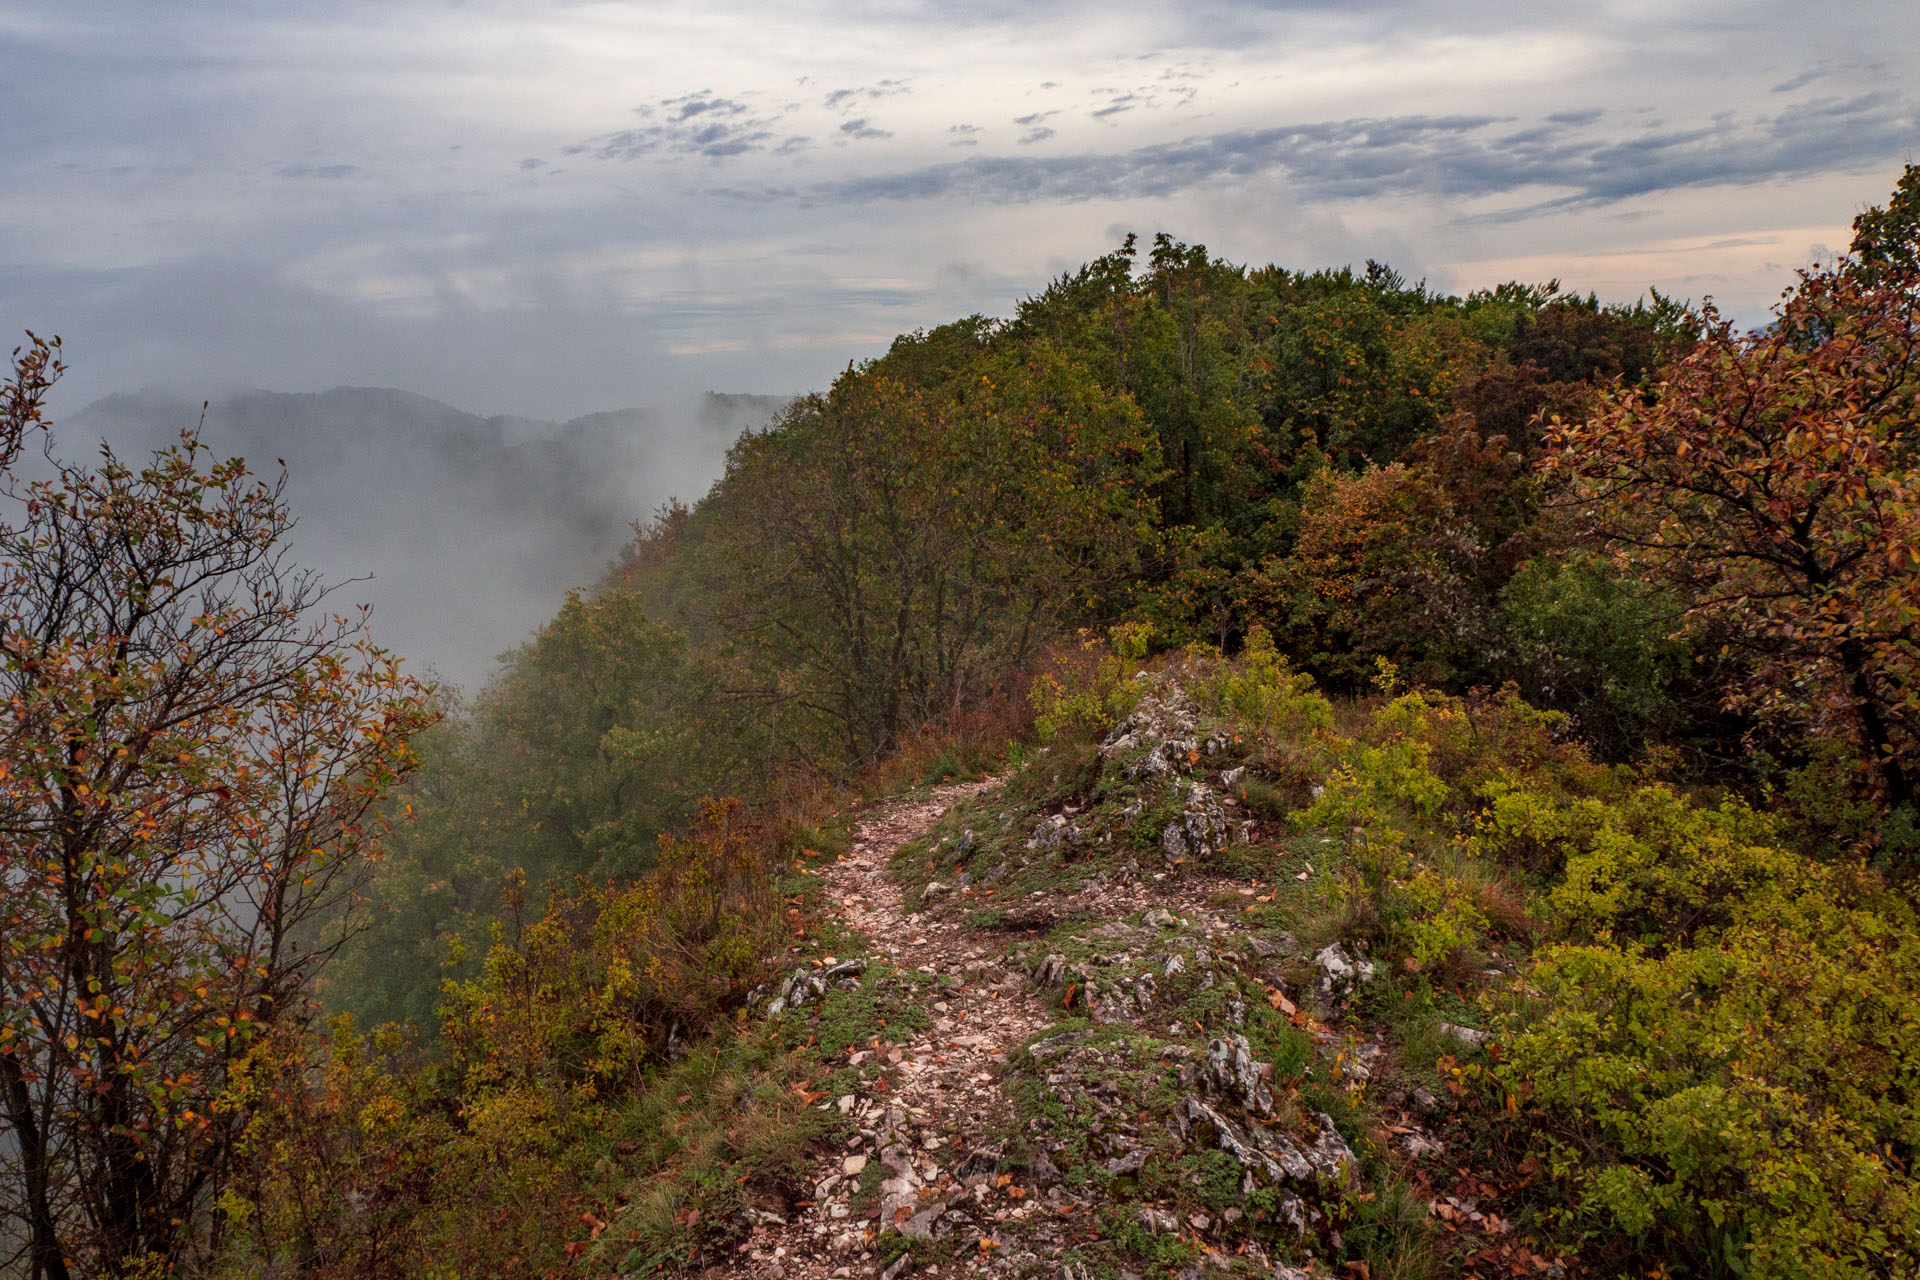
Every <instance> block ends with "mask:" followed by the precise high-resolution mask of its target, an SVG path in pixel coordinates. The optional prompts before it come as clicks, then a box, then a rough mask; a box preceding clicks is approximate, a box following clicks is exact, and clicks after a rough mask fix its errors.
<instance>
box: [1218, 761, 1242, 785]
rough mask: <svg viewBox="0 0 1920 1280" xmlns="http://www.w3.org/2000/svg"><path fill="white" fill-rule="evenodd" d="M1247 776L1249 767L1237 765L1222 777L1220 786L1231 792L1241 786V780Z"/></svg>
mask: <svg viewBox="0 0 1920 1280" xmlns="http://www.w3.org/2000/svg"><path fill="white" fill-rule="evenodd" d="M1246 776H1247V766H1245V765H1236V766H1235V767H1234V768H1231V769H1229V770H1227V771H1226V772H1225V773H1223V774H1221V775H1220V785H1221V786H1223V787H1225V788H1226V789H1227V790H1229V791H1231V790H1233V789H1234V788H1235V787H1237V786H1239V785H1240V779H1242V778H1244V777H1246Z"/></svg>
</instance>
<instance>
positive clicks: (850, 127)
mask: <svg viewBox="0 0 1920 1280" xmlns="http://www.w3.org/2000/svg"><path fill="white" fill-rule="evenodd" d="M840 132H841V133H843V134H845V135H846V136H847V137H849V138H891V137H892V136H893V135H892V134H891V133H889V132H887V131H886V130H885V129H880V128H876V127H875V126H873V125H872V124H869V123H868V122H867V118H866V117H865V116H861V117H860V118H859V119H857V120H849V121H847V122H846V123H845V124H843V125H841V126H840Z"/></svg>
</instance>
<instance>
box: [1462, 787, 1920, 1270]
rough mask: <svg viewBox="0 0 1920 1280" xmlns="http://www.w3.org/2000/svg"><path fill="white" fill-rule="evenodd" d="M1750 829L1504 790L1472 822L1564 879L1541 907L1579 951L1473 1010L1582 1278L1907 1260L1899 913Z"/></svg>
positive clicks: (1650, 802) (1912, 1084) (1728, 816)
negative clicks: (1492, 1045)
mask: <svg viewBox="0 0 1920 1280" xmlns="http://www.w3.org/2000/svg"><path fill="white" fill-rule="evenodd" d="M1771 831H1772V825H1771V823H1770V822H1769V820H1767V819H1766V818H1765V817H1763V816H1762V815H1758V814H1755V813H1753V812H1751V811H1750V810H1747V809H1745V808H1744V807H1743V806H1740V805H1736V804H1731V803H1727V804H1722V805H1719V806H1717V807H1713V808H1701V807H1696V806H1693V805H1690V804H1688V803H1687V802H1686V801H1685V800H1684V799H1683V798H1681V797H1680V796H1678V795H1676V794H1675V793H1674V792H1672V791H1670V790H1668V789H1667V788H1664V787H1642V788H1639V789H1637V790H1635V791H1633V792H1631V793H1630V794H1628V795H1627V796H1625V797H1623V798H1622V799H1620V800H1619V801H1617V802H1614V803H1605V802H1602V801H1599V800H1594V799H1588V800H1583V801H1578V802H1572V803H1555V802H1552V801H1548V800H1546V799H1545V798H1543V797H1541V796H1540V795H1538V794H1535V793H1526V792H1521V791H1517V790H1516V791H1510V792H1507V793H1505V794H1501V795H1498V796H1496V797H1495V798H1494V800H1493V805H1492V813H1491V814H1490V816H1489V817H1488V819H1487V821H1486V822H1485V824H1484V825H1483V831H1482V836H1481V839H1482V840H1483V841H1485V842H1487V843H1488V844H1489V846H1490V847H1493V848H1495V849H1496V850H1498V851H1501V852H1504V853H1506V854H1508V855H1509V856H1511V855H1512V854H1513V853H1514V852H1515V851H1516V850H1518V849H1522V848H1530V849H1531V850H1533V851H1534V852H1532V853H1530V854H1529V855H1528V856H1529V857H1538V856H1540V854H1541V852H1542V851H1544V855H1545V857H1546V859H1547V860H1548V861H1558V862H1560V863H1561V864H1562V865H1564V867H1565V869H1566V879H1565V881H1564V883H1562V884H1560V885H1559V886H1558V887H1557V888H1555V889H1554V890H1553V891H1552V892H1551V894H1550V895H1549V899H1550V901H1551V903H1552V905H1553V908H1554V910H1555V913H1556V920H1557V922H1558V923H1559V925H1560V927H1561V928H1562V929H1564V930H1565V931H1566V933H1567V934H1568V935H1569V936H1571V937H1573V938H1576V939H1579V941H1578V942H1577V943H1574V944H1569V945H1561V946H1558V947H1555V948H1552V949H1549V950H1546V951H1544V952H1542V953H1540V954H1539V955H1538V956H1537V957H1536V958H1535V960H1534V962H1533V963H1532V965H1531V967H1530V968H1529V970H1527V971H1526V972H1525V973H1523V975H1522V977H1521V981H1520V982H1519V984H1518V986H1517V988H1516V992H1517V994H1516V995H1514V996H1511V997H1501V998H1496V999H1490V1000H1489V1001H1488V1004H1489V1009H1490V1012H1491V1011H1494V1010H1500V1011H1501V1012H1500V1013H1499V1016H1498V1017H1497V1019H1496V1022H1497V1025H1498V1026H1499V1027H1500V1031H1501V1043H1502V1046H1503V1052H1502V1053H1501V1055H1500V1058H1501V1061H1500V1062H1499V1064H1498V1066H1497V1067H1496V1068H1495V1072H1496V1076H1497V1079H1498V1080H1499V1081H1500V1082H1501V1083H1502V1084H1503V1085H1504V1087H1505V1088H1506V1090H1508V1092H1509V1094H1510V1096H1511V1098H1512V1099H1513V1100H1514V1101H1515V1102H1520V1101H1524V1102H1525V1103H1526V1107H1525V1110H1524V1112H1523V1114H1522V1116H1521V1128H1522V1130H1523V1133H1524V1134H1525V1135H1526V1137H1527V1139H1528V1141H1529V1142H1530V1143H1531V1145H1532V1148H1533V1150H1534V1152H1535V1154H1536V1155H1537V1156H1539V1157H1540V1158H1542V1159H1543V1160H1544V1161H1545V1163H1546V1164H1547V1167H1548V1168H1549V1170H1550V1172H1551V1174H1552V1176H1553V1178H1554V1180H1555V1182H1556V1184H1557V1185H1558V1186H1560V1187H1562V1188H1563V1189H1564V1190H1565V1192H1566V1193H1567V1201H1566V1203H1565V1204H1564V1205H1563V1206H1562V1207H1561V1209H1560V1211H1559V1213H1558V1217H1557V1225H1558V1227H1559V1229H1560V1230H1561V1232H1562V1233H1563V1235H1564V1236H1565V1237H1566V1240H1565V1242H1566V1243H1567V1244H1568V1245H1570V1246H1572V1247H1574V1248H1578V1249H1581V1250H1582V1251H1583V1253H1584V1256H1585V1258H1586V1260H1587V1262H1588V1263H1589V1265H1590V1266H1594V1267H1596V1268H1597V1269H1602V1270H1622V1271H1628V1272H1634V1273H1644V1271H1645V1270H1646V1269H1647V1268H1648V1267H1651V1266H1653V1265H1656V1264H1658V1265H1662V1266H1664V1267H1666V1268H1667V1269H1669V1270H1678V1269H1679V1267H1680V1266H1682V1265H1684V1266H1686V1267H1688V1268H1689V1269H1690V1270H1691V1271H1692V1272H1693V1273H1696V1274H1702V1273H1704V1274H1716V1275H1718V1274H1732V1275H1743V1276H1745V1275H1751V1276H1754V1277H1786V1276H1823V1277H1824V1276H1833V1277H1840V1276H1867V1275H1891V1274H1898V1273H1899V1272H1898V1271H1897V1270H1896V1269H1894V1268H1892V1267H1891V1266H1890V1262H1891V1260H1892V1259H1894V1258H1897V1257H1907V1258H1911V1257H1913V1256H1915V1251H1916V1250H1917V1249H1920V1195H1916V1191H1915V1187H1914V1184H1913V1181H1912V1179H1911V1176H1910V1162H1911V1159H1912V1156H1913V1134H1914V1133H1915V1124H1916V1121H1920V1113H1916V1110H1915V1102H1916V1098H1920V1038H1916V1036H1915V1030H1916V1028H1920V927H1917V926H1920V921H1916V919H1915V916H1914V913H1913V910H1912V908H1911V907H1910V906H1909V905H1908V904H1907V903H1906V902H1905V901H1904V900H1903V899H1901V898H1900V897H1898V896H1896V895H1894V894H1891V893H1889V892H1888V891H1887V890H1886V889H1885V887H1884V886H1883V885H1881V884H1880V882H1879V881H1878V880H1877V878H1876V877H1874V875H1873V874H1872V873H1871V872H1869V871H1866V870H1864V869H1861V868H1859V867H1827V866H1818V865H1809V864H1807V863H1805V862H1803V861H1802V860H1800V859H1798V858H1796V857H1795V856H1793V855H1792V854H1790V853H1788V852H1786V851H1784V850H1781V849H1779V848H1777V847H1775V846H1774V845H1772V844H1770V843H1767V841H1768V839H1769V837H1770V834H1771ZM1503 1006H1504V1007H1503Z"/></svg>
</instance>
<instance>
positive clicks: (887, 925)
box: [737, 779, 1232, 1280]
mask: <svg viewBox="0 0 1920 1280" xmlns="http://www.w3.org/2000/svg"><path fill="white" fill-rule="evenodd" d="M998 785H1000V780H998V779H993V780H988V781H983V782H972V783H963V784H958V785H952V786H946V787H941V788H936V789H934V790H933V791H931V792H930V793H925V794H922V795H918V796H910V797H904V798H901V799H898V800H895V801H892V802H889V803H885V804H883V805H881V806H879V807H877V808H875V809H874V810H873V811H872V812H870V813H869V814H868V815H867V816H866V817H865V818H864V819H863V820H862V821H861V822H860V823H859V825H858V827H857V828H856V831H855V833H854V838H853V842H852V849H851V852H849V853H848V854H847V855H846V856H845V857H843V858H841V859H840V860H838V861H836V862H833V863H830V864H828V865H827V866H826V867H824V868H823V869H822V873H821V874H822V878H823V880H824V882H825V899H826V901H827V903H828V909H829V910H830V911H831V912H832V913H833V914H834V915H836V916H837V917H839V919H840V920H841V921H842V922H844V923H845V924H846V926H847V927H849V928H851V929H853V930H854V931H856V932H858V933H859V934H860V935H862V937H863V938H864V939H865V942H866V945H867V947H868V948H869V963H884V964H891V965H893V966H896V967H898V968H900V969H903V970H914V971H917V972H918V973H920V974H923V975H931V976H943V977H946V978H950V979H953V980H954V982H953V985H951V986H950V987H948V988H946V989H945V991H944V992H943V993H942V995H941V997H940V998H938V999H934V1000H933V1001H932V1003H931V1005H930V1007H929V1008H928V1012H929V1014H930V1015H931V1018H932V1025H931V1028H930V1029H929V1030H928V1031H927V1032H925V1033H924V1034H922V1035H920V1036H918V1037H916V1038H914V1039H913V1040H911V1041H910V1042H908V1043H904V1044H894V1045H881V1046H880V1047H878V1048H873V1047H866V1048H858V1049H855V1050H854V1051H852V1052H851V1053H850V1054H849V1057H848V1065H854V1066H857V1065H860V1064H861V1063H862V1062H864V1061H866V1060H867V1059H869V1058H872V1057H875V1056H876V1055H877V1056H878V1057H879V1059H880V1062H881V1064H883V1065H885V1066H887V1067H890V1068H892V1070H891V1071H889V1072H888V1073H887V1081H888V1083H886V1084H885V1085H884V1087H875V1085H878V1084H880V1082H873V1083H872V1084H868V1085H863V1086H862V1087H861V1088H860V1089H859V1090H858V1091H856V1092H853V1093H847V1094H842V1095H840V1096H838V1097H836V1098H833V1099H831V1100H830V1101H827V1102H822V1103H821V1104H819V1105H821V1106H822V1107H832V1108H835V1109H837V1110H838V1111H840V1112H841V1113H842V1114H843V1115H845V1116H847V1117H848V1118H849V1119H850V1120H852V1121H853V1123H854V1125H855V1126H856V1127H857V1129H858V1136H857V1137H855V1138H853V1139H851V1140H850V1141H849V1142H848V1143H847V1144H846V1146H845V1149H844V1150H843V1151H838V1152H835V1153H833V1154H831V1155H829V1156H826V1157H823V1158H822V1159H820V1160H819V1161H818V1162H817V1164H816V1166H815V1169H814V1172H813V1177H812V1196H811V1199H810V1200H803V1201H801V1202H800V1203H799V1204H798V1205H796V1212H794V1213H792V1214H790V1215H788V1216H787V1217H786V1219H785V1220H784V1221H782V1220H779V1219H777V1218H775V1217H774V1216H773V1215H767V1220H766V1221H763V1222H762V1223H761V1224H759V1225H758V1226H756V1227H755V1228H754V1229H753V1231H752V1232H751V1233H750V1236H749V1238H748V1239H747V1240H746V1241H745V1242H744V1243H743V1244H742V1245H741V1246H740V1262H739V1266H740V1270H739V1272H738V1273H737V1274H740V1275H743V1276H749V1277H755V1278H756V1280H833V1278H836V1277H863V1276H879V1277H882V1280H898V1278H899V1277H902V1276H905V1275H907V1274H914V1275H926V1276H940V1275H956V1276H957V1275H1005V1276H1047V1277H1055V1276H1062V1277H1066V1278H1067V1280H1075V1272H1074V1271H1073V1269H1072V1268H1071V1267H1070V1266H1068V1267H1066V1268H1065V1269H1063V1267H1062V1264H1061V1263H1060V1262H1059V1261H1058V1257H1059V1255H1060V1253H1061V1252H1062V1250H1063V1249H1064V1248H1065V1246H1066V1243H1067V1241H1068V1239H1069V1238H1070V1237H1071V1236H1073V1235H1074V1227H1075V1219H1076V1218H1082V1219H1084V1218H1085V1216H1086V1215H1087V1214H1088V1212H1089V1210H1090V1209H1092V1208H1093V1207H1094V1203H1095V1200H1096V1196H1095V1195H1093V1194H1091V1193H1089V1192H1088V1191H1086V1190H1085V1189H1079V1190H1076V1189H1074V1188H1071V1187H1069V1186H1067V1185H1065V1184H1063V1182H1062V1180H1061V1178H1060V1175H1059V1171H1058V1170H1057V1169H1054V1168H1052V1167H1051V1166H1050V1164H1048V1163H1047V1162H1046V1161H1045V1159H1044V1157H1043V1158H1042V1160H1041V1161H1040V1165H1041V1167H1040V1168H1038V1169H1035V1170H1032V1171H1030V1175H1029V1176H1027V1177H1010V1176H1008V1175H1006V1174H1004V1173H1000V1172H998V1170H999V1169H1000V1168H1001V1167H1002V1161H1003V1157H1004V1156H1005V1155H1006V1152H1005V1151H1004V1150H1003V1149H1002V1147H1003V1145H1004V1137H1005V1135H1006V1134H1007V1133H1008V1132H1009V1131H1010V1130H1011V1129H1012V1128H1013V1123H1012V1115H1013V1106H1012V1103H1011V1100H1010V1099H1009V1098H1008V1096H1007V1095H1006V1092H1005V1090H1004V1087H1003V1085H1004V1082H1005V1077H1006V1074H1007V1070H1008V1057H1009V1054H1010V1053H1011V1052H1013V1051H1014V1050H1016V1049H1017V1048H1018V1046H1020V1045H1021V1044H1022V1043H1024V1042H1026V1041H1029V1040H1031V1039H1032V1038H1033V1037H1034V1036H1036V1035H1037V1034H1039V1033H1040V1032H1041V1031H1043V1030H1045V1029H1046V1028H1048V1027H1049V1026H1050V1025H1051V1024H1052V1023H1053V1022H1054V1021H1055V1020H1056V1019H1057V1017H1058V1016H1059V1010H1058V1009H1057V1007H1056V1005H1057V1002H1058V991H1057V990H1056V989H1055V985H1054V984H1053V983H1052V982H1051V981H1050V980H1049V979H1048V976H1047V975H1046V973H1044V972H1042V973H1040V974H1038V975H1034V974H1030V973H1028V972H1027V971H1026V969H1025V968H1024V967H1021V966H1017V965H1015V964H1013V963H1011V962H1010V960H1009V957H1008V956H1007V945H1008V936H1007V935H1006V934H1005V933H1004V932H1001V931H994V930H984V929H977V928H974V927H972V926H970V925H969V924H967V923H966V922H964V921H963V920H960V919H956V918H953V917H952V916H951V915H941V914H934V913H931V912H928V913H923V912H920V911H917V910H914V909H912V908H911V907H910V906H909V905H908V904H907V902H906V901H905V896H904V895H903V891H902V888H901V886H900V885H898V884H896V883H895V882H894V881H893V879H892V878H891V877H890V876H889V874H888V869H887V868H888V863H889V862H890V860H891V859H892V858H893V857H894V855H895V854H896V853H897V852H898V851H899V850H900V849H901V848H902V846H904V845H906V844H908V843H910V842H912V841H915V840H918V839H921V838H923V837H924V836H926V835H927V834H928V833H929V831H931V830H932V828H933V827H934V825H935V823H936V822H938V820H939V819H940V818H941V816H942V815H943V814H945V813H946V811H947V810H948V809H949V808H950V807H951V806H953V805H954V804H956V803H959V802H961V801H963V800H965V799H967V798H970V797H973V796H977V795H979V794H981V793H982V792H984V791H987V790H989V789H991V788H993V787H996V786H998ZM1231 883H1232V882H1230V881H1215V880H1213V879H1210V878H1208V879H1200V878H1195V879H1190V880H1185V881H1178V882H1174V883H1170V884H1162V883H1158V882H1155V881H1153V880H1145V881H1138V882H1132V883H1126V884H1115V885H1110V886H1107V887H1105V889H1104V891H1102V892H1099V893H1097V894H1077V895H1073V897H1072V898H1071V900H1070V905H1071V907H1072V909H1073V913H1074V914H1075V915H1079V916H1082V917H1083V918H1084V917H1089V916H1092V917H1094V918H1108V919H1112V918H1116V917H1119V916H1124V915H1126V914H1128V913H1130V912H1139V911H1143V910H1146V911H1149V912H1150V913H1151V914H1159V915H1168V914H1169V912H1171V913H1184V915H1185V917H1186V918H1187V919H1189V920H1198V921H1202V922H1210V923H1212V924H1214V925H1216V926H1219V927H1227V926H1224V925H1223V923H1222V922H1221V921H1220V919H1219V917H1218V915H1217V914H1215V912H1213V911H1212V910H1210V909H1209V908H1208V907H1207V906H1206V905H1205V904H1206V901H1207V899H1208V898H1209V896H1211V895H1217V894H1218V892H1219V891H1220V890H1221V888H1222V887H1223V886H1224V885H1228V884H1231ZM1061 905H1069V903H1062V904H1061ZM803 998H804V997H803ZM1070 1047H1071V1046H1051V1045H1050V1044H1049V1043H1046V1042H1043V1043H1042V1044H1041V1045H1039V1046H1036V1052H1037V1053H1041V1054H1045V1053H1049V1052H1056V1053H1057V1052H1058V1051H1059V1050H1060V1049H1062V1048H1070ZM893 1082H897V1083H893ZM996 1135H997V1136H998V1137H997V1138H996ZM1136 1160H1137V1157H1136ZM1122 1162H1123V1163H1124V1157H1122ZM874 1166H878V1167H879V1168H880V1169H881V1170H883V1171H884V1176H883V1178H882V1180H881V1181H880V1183H879V1190H880V1199H879V1202H878V1204H877V1205H871V1204H869V1205H857V1204H856V1203H855V1201H856V1198H857V1192H858V1188H859V1187H860V1184H861V1182H862V1175H863V1174H866V1173H867V1171H868V1170H869V1168H871V1167H874ZM887 1227H893V1228H895V1229H897V1230H898V1231H899V1232H900V1233H901V1234H902V1235H904V1236H906V1237H910V1238H916V1239H928V1238H932V1237H933V1236H935V1235H936V1234H937V1235H938V1236H939V1237H941V1238H943V1239H944V1238H952V1237H961V1238H964V1239H965V1240H967V1241H970V1243H969V1244H967V1246H966V1247H965V1248H963V1249H961V1250H957V1251H956V1252H957V1253H958V1254H959V1258H958V1260H956V1261H952V1262H948V1263H944V1264H943V1263H931V1264H926V1265H920V1266H918V1267H916V1266H915V1263H914V1259H912V1258H910V1257H906V1256H902V1257H899V1258H896V1259H894V1260H893V1261H892V1262H888V1261H886V1260H885V1257H884V1251H883V1250H881V1249H879V1248H877V1247H876V1246H878V1245H879V1243H880V1236H881V1234H882V1233H883V1232H884V1231H885V1229H886V1228H887ZM910 1268H911V1270H910Z"/></svg>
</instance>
